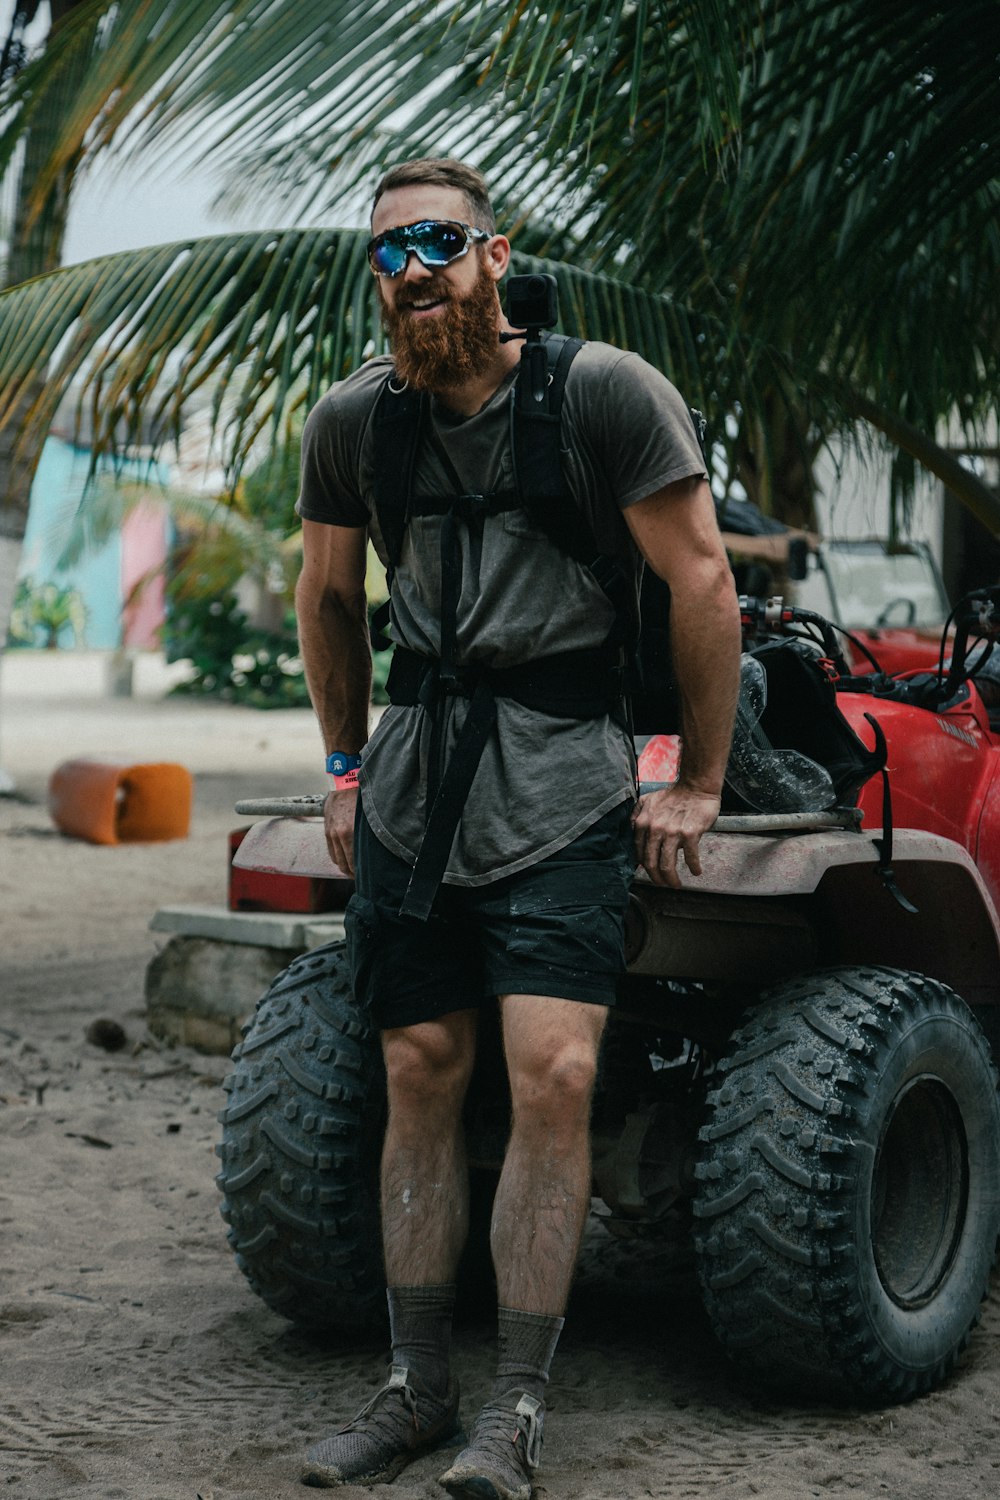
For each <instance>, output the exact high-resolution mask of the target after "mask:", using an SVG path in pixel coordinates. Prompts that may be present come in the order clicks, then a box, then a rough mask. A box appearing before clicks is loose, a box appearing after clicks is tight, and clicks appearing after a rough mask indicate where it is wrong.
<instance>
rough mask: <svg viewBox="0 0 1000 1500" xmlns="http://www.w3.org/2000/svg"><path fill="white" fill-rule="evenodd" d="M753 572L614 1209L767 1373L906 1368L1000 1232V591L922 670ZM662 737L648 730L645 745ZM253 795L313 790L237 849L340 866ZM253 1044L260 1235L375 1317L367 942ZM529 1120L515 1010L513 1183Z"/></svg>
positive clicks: (316, 1305) (639, 1048) (326, 957)
mask: <svg viewBox="0 0 1000 1500" xmlns="http://www.w3.org/2000/svg"><path fill="white" fill-rule="evenodd" d="M741 603H742V606H743V620H744V628H745V635H746V655H745V657H744V663H745V670H744V693H743V694H741V711H740V715H741V717H740V725H739V728H738V733H737V735H736V736H735V737H734V750H733V758H732V760H731V762H730V774H729V777H728V778H727V780H728V785H729V788H730V792H729V794H728V802H727V803H724V810H723V816H722V817H720V819H719V822H718V824H717V825H716V827H715V829H713V830H712V831H711V832H710V833H709V834H708V835H706V837H705V839H704V841H703V867H704V873H703V874H702V876H701V877H700V878H698V879H694V878H692V877H690V876H688V875H687V874H686V872H684V873H682V879H683V882H684V889H683V890H682V891H680V892H675V891H671V890H665V889H660V888H657V887H655V886H653V885H652V884H651V883H650V882H649V880H648V879H646V877H645V875H644V873H643V872H642V871H640V872H639V873H638V874H637V876H636V879H635V883H634V886H633V899H632V906H631V910H630V914H629V922H628V930H627V944H628V969H627V972H626V974H625V975H624V976H623V978H622V981H621V990H620V1003H619V1005H618V1007H617V1008H616V1009H615V1010H614V1011H613V1012H612V1016H611V1021H610V1024H609V1027H608V1032H607V1038H606V1043H605V1048H604V1052H603V1058H602V1068H601V1077H600V1082H599V1086H598V1090H597V1094H596V1097H595V1103H594V1114H593V1151H594V1195H595V1198H596V1199H598V1200H600V1202H599V1204H596V1205H595V1211H597V1212H599V1213H600V1214H601V1215H602V1216H603V1222H604V1225H605V1226H606V1228H607V1230H608V1231H609V1232H610V1233H612V1234H614V1235H621V1236H628V1237H630V1238H635V1237H649V1238H650V1239H658V1240H660V1241H663V1240H668V1241H670V1242H671V1243H672V1244H673V1246H674V1247H675V1248H676V1253H677V1256H678V1258H679V1259H683V1258H684V1257H685V1256H687V1257H688V1258H689V1259H693V1262H694V1265H695V1267H696V1270H697V1275H698V1278H699V1281H700V1284H701V1288H702V1292H703V1296H704V1301H705V1305H706V1308H707V1310H708V1315H709V1318H710V1320H711V1323H712V1325H713V1327H714V1329H715V1332H716V1334H717V1335H718V1338H719V1339H720V1341H721V1342H722V1344H723V1345H724V1346H725V1348H726V1349H727V1351H728V1352H729V1354H730V1355H731V1356H732V1358H733V1359H734V1360H735V1361H736V1362H737V1364H738V1365H740V1366H741V1367H742V1368H743V1369H744V1370H745V1371H746V1372H747V1373H748V1374H749V1375H750V1377H751V1378H752V1379H754V1380H762V1381H765V1382H767V1383H768V1384H770V1385H772V1386H778V1387H781V1388H784V1389H785V1390H786V1391H789V1392H791V1393H797V1392H800V1391H802V1390H807V1391H809V1393H810V1395H811V1396H812V1395H814V1394H818V1395H823V1396H826V1397H828V1398H831V1399H836V1400H842V1401H850V1402H857V1401H871V1402H881V1401H897V1400H904V1399H906V1398H908V1397H911V1396H914V1395H916V1394H919V1393H921V1392H924V1391H927V1390H930V1389H931V1388H932V1387H934V1386H935V1385H936V1384H938V1382H940V1381H941V1380H942V1379H943V1378H944V1377H945V1376H946V1375H947V1374H948V1372H949V1371H950V1370H951V1368H952V1367H953V1365H954V1364H955V1362H956V1360H957V1358H958V1356H959V1354H960V1352H961V1351H962V1349H963V1348H964V1346H965V1345H966V1342H967V1340H968V1338H969V1334H970V1332H971V1330H972V1328H973V1327H974V1325H975V1324H976V1322H977V1321H978V1318H979V1313H980V1305H981V1302H982V1299H983V1297H984V1295H985V1294H986V1291H987V1287H988V1282H989V1277H990V1273H991V1268H992V1266H993V1261H994V1254H995V1249H996V1243H997V1235H998V1231H1000V1102H998V1094H997V1075H996V1071H995V1067H994V1063H993V1060H992V1055H991V1044H992V1046H993V1047H996V1046H997V1045H998V1044H1000V924H998V919H997V900H998V881H1000V853H998V849H1000V839H998V837H997V833H998V825H1000V795H997V796H994V795H991V789H992V786H993V782H994V779H995V778H996V776H997V770H998V766H1000V736H998V734H997V733H996V732H995V731H994V729H993V727H992V726H991V724H990V721H989V718H988V715H987V712H986V709H985V707H984V705H983V703H982V701H981V699H980V697H979V694H978V693H977V691H976V688H975V686H974V685H973V683H972V682H971V681H970V680H969V679H970V670H971V669H974V667H975V665H976V659H977V655H978V653H979V652H980V650H981V649H985V648H981V647H980V646H979V645H978V644H974V645H971V646H970V642H975V641H977V640H978V639H982V640H984V641H985V640H987V639H988V638H990V637H991V636H992V634H993V633H994V630H995V623H994V622H995V621H1000V590H986V591H983V592H982V593H980V594H978V595H977V596H975V598H970V599H968V600H966V601H964V603H963V605H962V607H961V608H960V610H959V611H958V613H957V619H956V635H955V641H954V648H953V652H952V661H951V665H950V666H949V667H948V668H947V669H945V668H944V666H943V665H942V666H941V667H940V668H939V669H938V670H935V671H933V672H925V673H918V674H911V675H909V676H906V677H898V678H889V677H886V676H884V675H882V674H879V673H873V674H872V675H871V676H869V677H867V678H864V679H859V678H857V677H853V678H852V677H851V676H850V674H849V673H848V672H847V671H846V668H845V667H844V664H843V659H842V658H841V656H840V653H839V648H838V645H837V637H836V635H835V633H834V630H833V628H832V627H831V626H830V625H829V624H828V623H827V622H826V621H825V620H824V619H822V618H821V617H820V616H819V615H816V614H814V613H811V612H809V611H805V610H801V609H795V608H791V607H785V606H784V605H782V603H781V601H780V600H779V601H774V600H772V601H769V602H768V603H766V604H764V603H760V602H757V601H755V600H752V599H744V600H742V601H741ZM765 694H766V705H765V704H763V702H762V699H763V697H764V695H765ZM665 750H669V746H668V745H665V744H664V742H663V741H662V740H653V741H651V742H650V743H649V744H647V745H646V746H645V748H644V750H643V754H642V757H641V760H640V775H649V774H650V771H651V769H652V768H655V765H656V763H657V759H658V758H659V759H660V760H661V761H662V758H663V754H664V751H665ZM883 762H884V771H883V770H880V769H879V768H880V767H881V766H882V764H883ZM239 810H240V811H242V812H250V813H254V812H257V813H263V812H265V811H275V812H277V813H279V814H284V815H281V816H277V817H273V818H271V819H269V820H268V821H266V822H262V823H258V824H257V825H256V826H255V827H254V828H252V829H251V830H250V833H249V834H248V836H247V837H246V839H245V840H244V842H243V844H242V846H241V849H240V851H239V854H238V862H239V863H240V864H242V865H244V866H246V867H249V868H256V869H271V870H275V869H278V870H282V871H285V872H286V873H298V874H313V875H331V874H334V873H339V872H336V871H335V870H334V868H333V867H332V866H331V864H330V861H329V858H328V856H327V853H326V849H325V845H324V841H323V834H322V824H321V821H320V820H319V818H318V817H316V816H315V814H316V813H317V812H318V804H317V803H316V801H315V799H301V800H296V801H295V802H293V803H292V804H282V805H281V806H280V807H275V808H268V807H266V806H261V805H258V804H242V805H241V806H240V808H239ZM890 812H891V816H890ZM288 813H293V814H297V815H296V816H291V817H290V816H288V815H287V814H288ZM303 814H304V815H303ZM234 1059H235V1068H234V1071H233V1073H232V1074H231V1075H230V1077H229V1078H228V1079H227V1081H226V1087H227V1089H228V1090H229V1102H228V1105H227V1107H226V1109H225V1110H223V1112H222V1115H221V1119H222V1121H223V1126H224V1130H223V1137H222V1142H221V1145H220V1146H219V1148H218V1150H219V1154H220V1156H221V1159H222V1170H221V1173H220V1175H219V1178H218V1181H219V1186H220V1188H221V1189H222V1192H223V1195H224V1200H223V1205H222V1211H223V1215H224V1217H225V1218H226V1220H227V1221H228V1223H229V1225H230V1231H229V1238H230V1242H231V1244H232V1246H233V1249H234V1250H235V1252H236V1255H237V1258H238V1261H239V1264H240V1266H241V1267H242V1269H243V1270H244V1271H245V1273H246V1275H247V1276H248V1278H249V1280H250V1283H251V1285H252V1287H253V1288H254V1290H255V1291H256V1292H258V1293H259V1294H260V1295H261V1296H262V1297H263V1298H264V1300H265V1301H266V1302H267V1303H268V1304H269V1305H270V1306H271V1307H273V1308H275V1309H276V1310H278V1311H279V1312H282V1313H284V1314H286V1315H287V1316H288V1317H290V1318H293V1319H296V1320H300V1321H302V1322H303V1323H307V1324H309V1325H310V1326H312V1327H317V1326H323V1325H327V1326H330V1327H336V1328H348V1327H351V1326H358V1325H361V1324H364V1323H365V1322H367V1321H370V1320H371V1319H372V1318H373V1317H375V1316H376V1315H377V1313H378V1312H379V1310H380V1308H381V1306H382V1297H381V1279H382V1271H381V1256H380V1249H379V1228H378V1199H377V1188H376V1174H377V1160H378V1155H379V1146H380V1140H381V1132H382V1121H383V1110H384V1084H383V1077H382V1068H381V1060H380V1055H379V1049H378V1044H377V1040H376V1038H375V1036H374V1035H373V1033H372V1031H371V1028H370V1026H369V1023H368V1020H367V1018H366V1016H365V1015H364V1014H363V1013H361V1012H360V1011H359V1010H358V1008H357V1006H356V1005H355V1002H354V999H353V996H352V993H351V988H350V983H349V979H348V976H347V972H346V967H345V962H344V956H343V946H342V945H340V944H333V945H330V946H328V947H326V948H322V949H317V950H315V951H313V952H311V953H307V954H305V955H303V956H302V957H301V958H299V959H297V960H296V961H295V962H294V963H293V964H292V966H291V967H290V968H289V969H288V970H286V971H285V973H284V974H282V975H281V976H280V977H279V978H278V979H277V980H276V981H275V983H274V984H273V985H272V987H271V989H270V990H269V991H268V993H267V994H266V995H265V996H264V998H263V999H262V1000H261V1001H260V1003H259V1005H258V1007H257V1013H256V1016H255V1017H254V1019H253V1020H252V1021H251V1022H250V1024H249V1025H248V1027H247V1028H246V1036H245V1040H244V1042H243V1043H242V1045H241V1046H239V1047H238V1048H237V1049H236V1052H235V1053H234ZM507 1121H508V1098H507V1094H506V1085H505V1079H504V1070H503V1064H502V1059H501V1052H500V1047H499V1042H498V1036H497V1027H496V1021H495V1018H494V1017H492V1016H490V1015H488V1014H486V1013H484V1015H483V1017H482V1021H481V1038H480V1055H479V1061H478V1064H477V1074H476V1077H475V1079H474V1081H473V1084H472V1086H471V1088H470V1090H469V1096H468V1103H467V1118H466V1127H467V1138H468V1146H469V1156H470V1160H471V1162H472V1165H473V1173H474V1189H475V1188H476V1187H477V1186H478V1188H479V1190H480V1192H481V1195H482V1196H483V1197H484V1198H485V1199H487V1200H488V1198H489V1194H490V1190H491V1187H492V1183H493V1181H494V1180H495V1173H496V1170H497V1168H498V1167H499V1164H500V1161H501V1159H502V1155H503V1149H504V1144H505V1140H506V1132H507ZM476 1249H477V1247H476V1246H475V1245H473V1253H475V1252H476Z"/></svg>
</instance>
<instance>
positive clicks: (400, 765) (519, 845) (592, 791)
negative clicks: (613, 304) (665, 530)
mask: <svg viewBox="0 0 1000 1500" xmlns="http://www.w3.org/2000/svg"><path fill="white" fill-rule="evenodd" d="M390 369H391V361H390V360H388V359H384V358H382V359H373V360H371V361H369V362H368V363H367V364H365V365H363V366H362V367H361V369H360V370H358V371H357V372H356V373H355V374H354V375H352V376H351V377H350V378H349V379H347V380H345V381H342V382H340V383H339V384H338V385H335V386H334V387H333V389H332V390H331V391H330V392H329V393H328V394H327V395H326V396H324V397H323V398H322V399H321V400H320V401H319V402H318V403H317V405H316V406H315V407H314V408H313V410H312V411H311V412H310V414H309V418H308V420H307V422H306V426H305V431H304V433H303V440H302V481H301V490H300V494H299V500H298V505H297V510H298V513H299V515H301V516H303V517H304V518H305V519H306V520H310V521H322V522H326V523H328V524H331V525H335V526H352V527H361V526H363V527H365V528H367V530H368V532H369V534H370V535H371V538H372V541H373V543H374V545H375V549H376V551H377V552H378V553H379V555H380V556H381V557H382V560H383V561H385V549H384V545H383V542H382V538H381V535H380V534H379V529H378V522H377V519H376V517H375V515H374V500H373V492H374V442H375V439H374V434H373V426H372V414H373V411H374V405H375V400H376V398H377V396H378V393H379V391H380V390H381V388H382V385H383V383H384V381H385V378H386V375H387V374H388V372H389V371H390ZM513 379H514V372H512V373H511V375H510V377H509V378H508V379H507V380H506V381H505V382H504V384H503V385H502V386H501V387H500V389H499V390H498V391H496V392H495V394H494V395H493V396H492V398H491V399H490V400H489V401H488V402H487V403H486V405H485V406H484V407H483V408H482V409H481V410H480V411H478V412H477V413H476V414H475V415H474V416H471V417H460V416H458V415H456V414H455V413H454V412H451V411H450V410H449V409H448V408H446V407H444V406H443V405H441V404H440V403H438V402H437V401H435V402H433V403H432V415H433V421H434V424H435V428H436V431H437V433H438V435H439V437H440V439H441V442H442V443H443V445H444V448H445V450H446V451H447V454H448V457H449V459H450V460H451V463H452V464H453V465H454V468H455V469H456V470H457V472H458V475H459V477H460V478H461V479H462V480H463V482H464V483H465V484H466V485H467V487H468V490H469V491H470V492H488V491H493V490H509V489H512V488H513V471H512V461H511V455H510V448H509V438H508V432H509V399H508V398H509V394H510V386H511V383H512V381H513ZM561 446H562V450H563V462H564V472H565V475H566V479H567V483H568V484H569V487H570V489H571V491H572V493H573V495H574V497H575V499H576V501H577V503H578V504H579V505H580V506H581V508H582V509H583V510H584V511H585V513H586V514H587V516H588V518H589V520H590V523H591V526H592V529H593V532H594V535H595V537H596V539H597V542H598V545H599V547H600V548H601V551H602V552H604V553H605V554H608V555H611V556H614V557H615V558H617V559H618V560H619V561H620V563H621V564H622V565H623V566H624V568H625V571H626V576H629V577H631V578H632V579H633V580H634V583H635V587H636V589H638V583H639V578H640V575H641V569H642V560H641V557H640V555H639V552H638V550H637V548H636V547H635V544H634V542H633V541H632V538H631V534H630V532H629V530H628V527H627V526H626V524H625V521H624V519H623V517H622V514H621V511H622V510H623V509H625V508H626V507H628V506H629V505H633V504H635V503H636V502H637V501H639V500H642V499H645V497H646V496H647V495H650V494H652V493H653V492H654V491H656V490H658V489H660V488H662V486H664V485H667V484H671V483H673V482H674V481H676V480H679V479H684V478H689V477H692V476H694V475H701V474H704V472H705V468H704V462H703V459H702V456H701V452H700V449H699V447H698V442H697V438H696V435H695V432H694V427H693V424H692V421H691V418H690V415H689V413H688V410H687V407H686V406H685V404H684V402H683V401H682V399H681V397H680V395H679V394H678V392H677V391H676V390H675V388H674V387H673V386H672V385H671V384H670V382H669V381H668V380H666V379H665V378H664V376H663V375H661V374H660V373H659V372H658V371H657V370H654V369H653V368H652V366H650V365H648V364H646V363H645V361H643V360H641V359H639V358H638V356H637V355H634V354H626V353H622V352H621V351H620V350H618V349H613V348H611V347H610V346H609V345H607V344H599V343H588V344H585V345H584V347H583V349H582V350H581V351H580V353H579V354H578V355H577V357H576V359H575V360H574V361H573V364H572V366H571V368H570V371H569V377H568V379H567V382H566V389H565V395H564V398H563V407H562V417H561ZM414 493H419V494H421V495H430V494H442V495H450V494H453V493H454V483H453V482H452V481H451V479H450V478H449V476H448V474H447V472H446V470H445V467H444V465H443V464H442V462H441V460H440V458H439V457H438V456H437V454H436V453H435V452H434V448H433V445H432V444H431V443H430V442H428V441H424V443H423V444H422V446H421V451H420V453H419V454H418V457H417V463H416V472H415V475H414ZM440 526H441V518H440V517H438V516H419V517H413V518H411V520H410V521H409V523H408V525H407V528H406V534H405V538H404V542H403V550H402V555H401V557H400V561H399V565H398V567H397V568H396V572H395V577H394V580H393V588H392V611H391V629H390V633H391V635H392V637H393V639H394V640H396V641H398V642H400V643H402V644H403V645H405V646H408V647H409V648H410V649H411V650H413V651H417V652H420V653H421V654H422V655H425V656H436V655H437V654H438V651H439V645H440V590H441V566H440V549H439V531H440ZM459 537H460V548H461V589H460V595H459V603H458V611H457V656H458V661H459V662H461V663H473V662H482V663H484V664H489V665H493V666H498V667H500V666H509V665H513V664H515V663H517V662H523V661H526V660H531V659H536V658H538V657H541V656H547V655H550V654H554V653H556V652H560V651H571V650H579V649H583V648H587V647H594V646H599V645H601V644H602V643H603V642H604V640H605V638H606V637H607V635H608V632H609V630H610V628H611V625H612V623H613V618H614V616H613V611H612V608H611V605H610V604H609V602H608V599H607V597H606V595H605V594H604V593H603V591H602V590H601V588H600V586H599V585H598V584H597V582H596V581H595V579H594V578H593V576H592V575H591V573H590V572H589V571H588V570H587V569H586V568H585V567H583V566H581V564H579V563H577V562H575V561H574V560H573V559H572V558H570V557H567V556H566V555H565V554H564V553H563V552H561V551H560V550H559V548H558V547H556V546H555V544H554V543H553V542H551V541H550V540H549V539H548V537H547V536H546V535H545V533H544V532H542V531H541V530H540V529H539V528H538V527H537V526H536V525H535V524H534V522H533V521H532V519H531V518H530V517H529V515H528V514H527V512H525V511H523V510H513V511H504V512H502V513H501V514H499V515H496V516H491V517H487V518H486V520H485V521H482V522H479V523H475V524H472V525H469V526H465V525H460V527H459ZM467 706H468V705H467V700H465V699H464V698H461V697H456V698H449V699H448V700H447V706H446V720H445V726H444V742H445V745H446V748H447V750H448V752H449V753H450V750H451V748H452V747H453V745H454V743H455V740H456V738H457V736H458V733H459V731H460V729H461V727H462V724H463V723H464V720H465V714H466V710H467ZM497 707H498V718H497V726H496V729H495V730H494V732H493V735H492V736H491V738H490V740H489V742H488V743H487V745H486V749H485V751H484V753H483V758H482V760H481V762H480V765H479V768H478V770H477V772H476V777H475V780H474V782H473V785H472V790H471V792H470V794H469V798H468V801H467V803H466V806H465V809H464V811H463V814H462V821H461V824H460V826H459V829H458V833H457V835H456V838H455V843H454V846H453V848H452V852H451V857H450V859H449V862H448V868H447V872H446V874H445V877H444V878H445V880H446V882H448V883H449V884H453V885H470V886H471V885H483V884H486V883H488V882H490V881H493V880H498V879H500V878H501V877H502V876H505V875H512V874H514V873H515V872H516V871H518V870H522V869H525V868H527V867H528V866H530V865H532V864H534V863H536V862H537V861H538V860H541V859H544V858H546V857H547V856H548V855H550V854H553V853H555V852H556V851H557V850H558V849H561V848H562V847H564V845H566V844H568V843H570V842H571V840H573V839H574V838H576V837H578V836H579V835H580V834H581V833H583V832H584V830H585V829H587V828H589V827H590V825H591V824H592V823H594V822H596V821H597V819H598V818H600V817H602V816H603V815H604V813H606V812H608V811H610V809H611V808H613V807H615V806H617V805H618V804H619V803H621V802H624V801H626V800H628V799H630V798H632V797H634V796H635V793H636V783H635V757H634V751H633V747H632V744H631V742H630V740H629V737H628V736H627V734H626V733H625V732H624V730H623V729H622V728H621V726H620V725H619V724H617V723H616V722H615V721H614V720H613V719H611V718H609V717H606V716H605V717H602V718H598V719H586V720H576V719H565V718H556V717H554V716H550V715H548V714H542V713H538V712H535V711H533V710H531V709H528V708H525V707H524V706H523V705H521V704H519V703H516V702H514V701H513V700H512V699H510V698H499V699H498V700H497ZM430 734H431V720H430V717H429V715H428V714H427V713H426V712H425V710H424V709H423V708H421V707H419V706H414V707H404V706H394V707H391V708H389V709H388V710H387V711H386V713H385V714H384V715H383V717H382V719H381V720H380V722H379V724H378V727H377V729H376V730H375V733H374V734H373V735H372V738H371V740H370V741H369V743H368V745H367V746H366V748H365V751H364V754H363V758H362V768H361V787H362V796H363V800H364V806H365V812H366V814H367V816H368V819H369V821H370V823H371V825H372V828H373V829H374V831H375V833H376V835H377V836H378V838H379V839H380V840H381V842H382V843H383V844H385V846H386V847H387V848H388V849H390V850H391V851H392V852H393V853H394V854H396V855H398V856H399V857H400V858H402V859H405V860H407V861H408V862H409V863H411V864H412V863H413V861H414V859H415V858H416V854H417V851H418V849H419V847H420V841H421V838H422V836H423V829H424V818H425V788H426V774H427V763H428V751H429V742H430Z"/></svg>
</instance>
